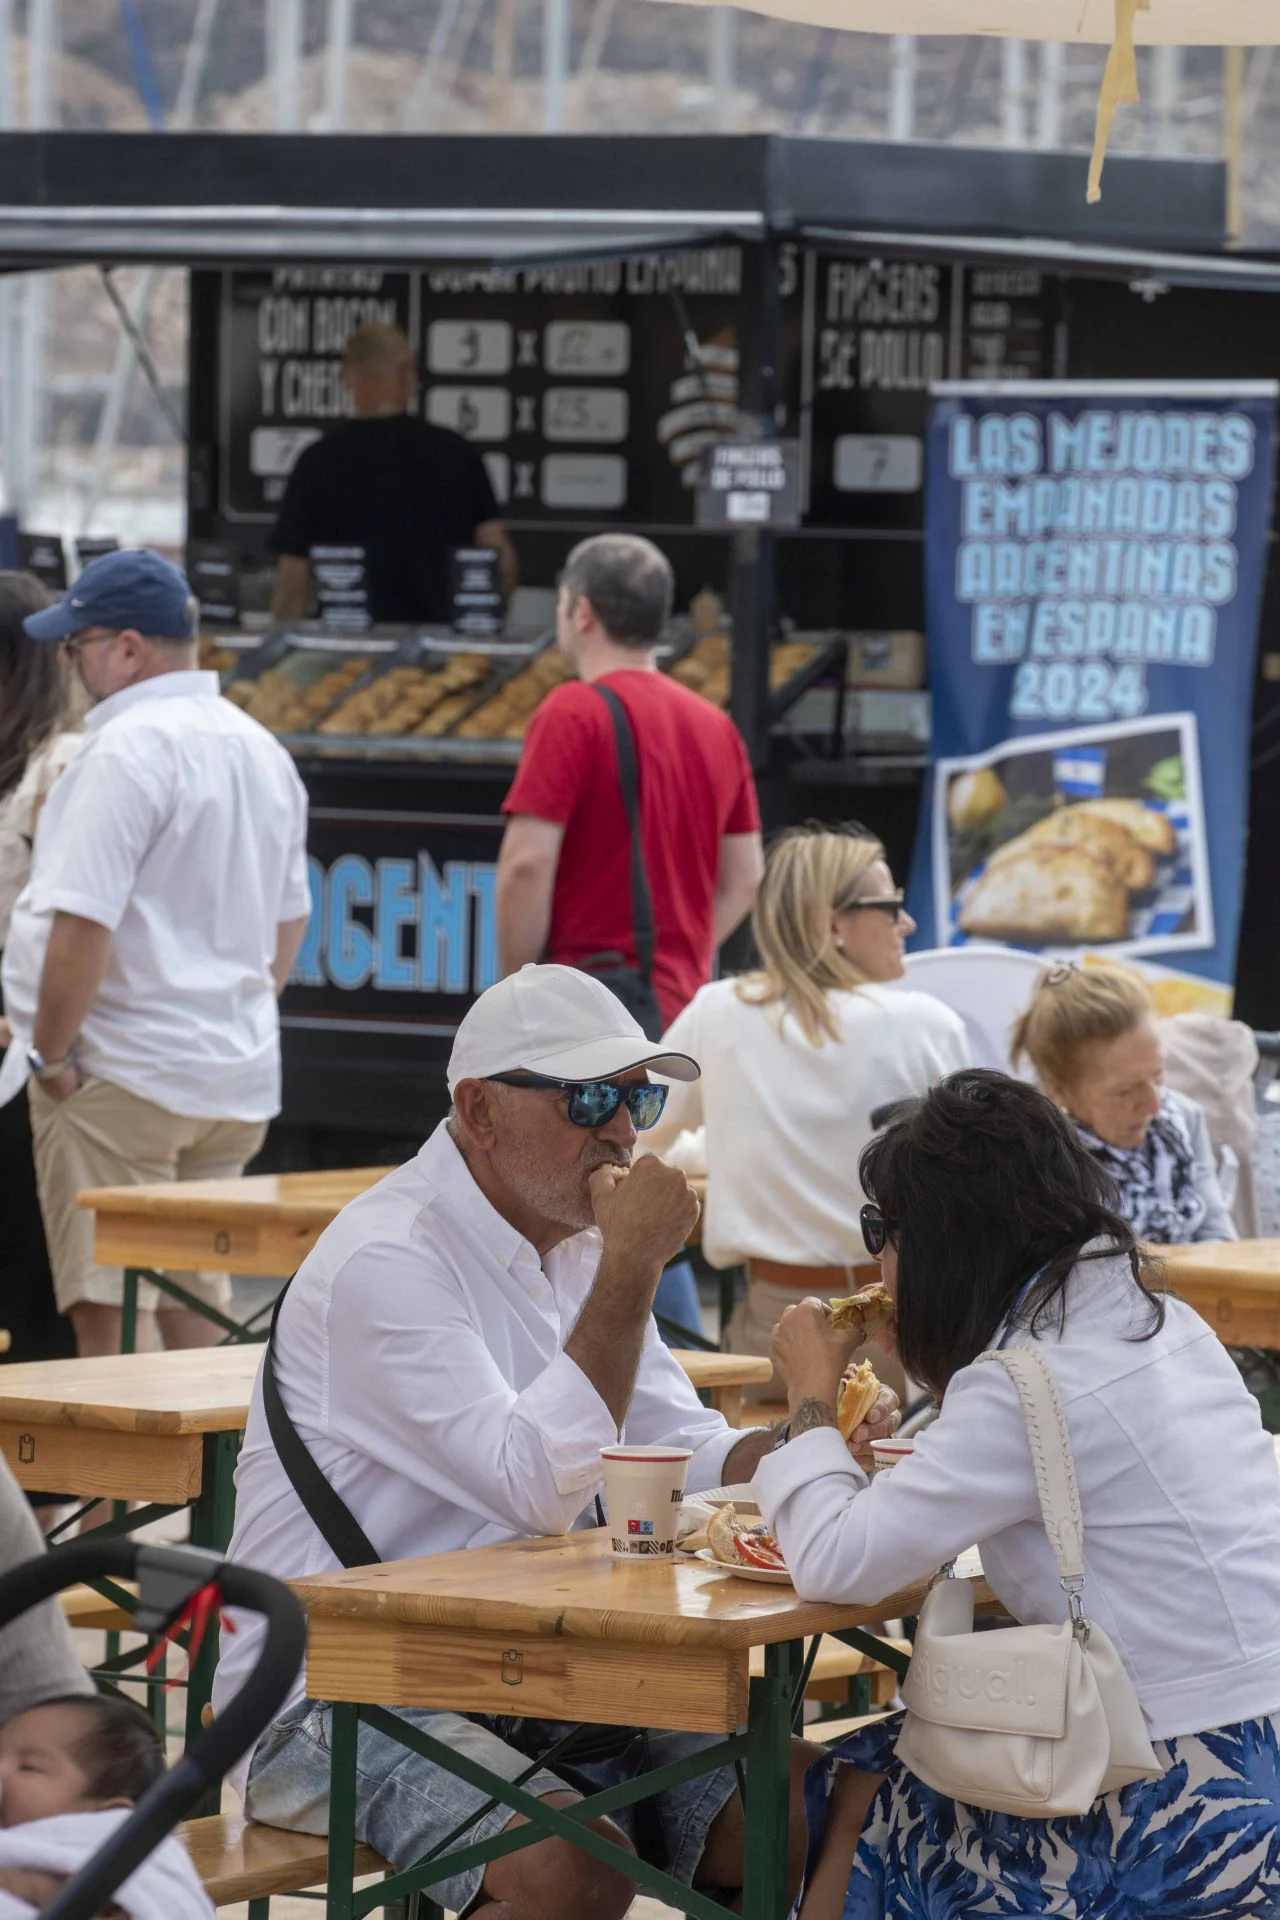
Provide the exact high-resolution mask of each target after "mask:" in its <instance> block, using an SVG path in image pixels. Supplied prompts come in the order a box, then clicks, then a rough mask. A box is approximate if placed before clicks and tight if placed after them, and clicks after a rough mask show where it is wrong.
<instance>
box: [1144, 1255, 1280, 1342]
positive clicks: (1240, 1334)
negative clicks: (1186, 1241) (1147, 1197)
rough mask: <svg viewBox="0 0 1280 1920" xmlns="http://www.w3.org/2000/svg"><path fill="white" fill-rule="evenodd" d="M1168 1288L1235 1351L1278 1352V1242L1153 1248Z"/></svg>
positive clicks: (1279, 1305) (1279, 1312) (1279, 1269)
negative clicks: (1240, 1349)
mask: <svg viewBox="0 0 1280 1920" xmlns="http://www.w3.org/2000/svg"><path fill="white" fill-rule="evenodd" d="M1151 1251H1152V1252H1153V1253H1154V1254H1156V1255H1157V1256H1158V1258H1159V1259H1160V1261H1161V1263H1162V1265H1163V1267H1164V1278H1165V1281H1166V1283H1167V1284H1168V1285H1169V1286H1170V1287H1172V1288H1173V1290H1174V1292H1175V1293H1178V1294H1180V1295H1181V1297H1182V1298H1183V1299H1184V1300H1185V1301H1186V1302H1187V1304H1188V1306H1192V1307H1194V1308H1195V1310H1196V1312H1197V1313H1198V1314H1200V1315H1201V1316H1202V1317H1203V1318H1204V1319H1205V1320H1207V1321H1208V1323H1209V1325H1210V1326H1211V1327H1212V1328H1213V1330H1214V1332H1215V1333H1216V1334H1217V1336H1218V1338H1219V1339H1220V1340H1222V1341H1224V1342H1225V1343H1226V1344H1227V1345H1228V1346H1233V1347H1267V1348H1269V1349H1271V1350H1273V1351H1280V1240H1221V1241H1210V1242H1206V1243H1204V1244H1199V1245H1195V1246H1189V1247H1153V1248H1152V1250H1151Z"/></svg>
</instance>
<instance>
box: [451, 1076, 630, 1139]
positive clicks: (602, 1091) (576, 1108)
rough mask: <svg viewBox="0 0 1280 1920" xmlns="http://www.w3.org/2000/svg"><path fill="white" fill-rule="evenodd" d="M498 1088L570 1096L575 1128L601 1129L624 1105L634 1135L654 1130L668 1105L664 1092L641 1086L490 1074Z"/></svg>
mask: <svg viewBox="0 0 1280 1920" xmlns="http://www.w3.org/2000/svg"><path fill="white" fill-rule="evenodd" d="M486 1077H487V1078H488V1079H490V1080H496V1081H497V1083H498V1085H499V1086H500V1087H535V1088H536V1087H554V1088H555V1089H556V1091H557V1092H558V1093H567V1094H568V1096H569V1120H570V1123H571V1125H573V1126H575V1127H604V1126H607V1125H608V1124H609V1122H610V1120H612V1118H613V1116H614V1114H615V1113H616V1112H617V1111H618V1108H619V1107H620V1106H623V1105H624V1104H625V1106H626V1109H627V1112H628V1113H629V1114H630V1115H631V1124H632V1126H633V1127H634V1128H635V1130H636V1132H637V1133H645V1132H647V1131H648V1129H649V1128H650V1127H656V1126H657V1124H658V1121H659V1120H660V1119H661V1118H662V1109H663V1108H664V1107H665V1106H666V1104H667V1091H668V1090H667V1088H666V1087H654V1086H649V1085H647V1084H642V1085H640V1086H637V1087H620V1086H618V1085H617V1083H616V1082H615V1081H613V1080H552V1079H549V1078H548V1076H547V1075H546V1074H545V1073H491V1074H489V1075H487V1076H486Z"/></svg>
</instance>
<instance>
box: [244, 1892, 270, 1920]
mask: <svg viewBox="0 0 1280 1920" xmlns="http://www.w3.org/2000/svg"><path fill="white" fill-rule="evenodd" d="M249 1920H271V1896H270V1894H266V1895H264V1897H263V1898H262V1899H261V1900H251V1901H250V1902H249Z"/></svg>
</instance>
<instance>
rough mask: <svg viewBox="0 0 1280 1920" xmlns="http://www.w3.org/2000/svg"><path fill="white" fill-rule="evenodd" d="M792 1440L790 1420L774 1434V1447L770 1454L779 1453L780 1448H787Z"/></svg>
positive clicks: (771, 1448)
mask: <svg viewBox="0 0 1280 1920" xmlns="http://www.w3.org/2000/svg"><path fill="white" fill-rule="evenodd" d="M790 1438H791V1422H790V1420H789V1419H788V1420H784V1421H783V1423H782V1425H781V1426H780V1427H779V1428H778V1430H777V1432H776V1433H775V1434H774V1436H773V1445H772V1446H771V1447H770V1449H769V1451H770V1453H777V1451H778V1449H779V1447H785V1446H786V1444H787V1442H788V1440H789V1439H790Z"/></svg>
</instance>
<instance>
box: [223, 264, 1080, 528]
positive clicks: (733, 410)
mask: <svg viewBox="0 0 1280 1920" xmlns="http://www.w3.org/2000/svg"><path fill="white" fill-rule="evenodd" d="M782 253H783V280H782V286H781V289H780V292H781V312H782V332H783V351H782V354H781V356H780V363H779V367H778V387H779V392H780V393H781V395H782V396H783V400H784V406H783V408H782V417H781V418H780V419H779V421H778V423H777V430H778V435H779V437H785V436H787V435H788V434H790V435H793V436H794V435H797V434H798V435H799V438H800V474H799V479H800V503H801V508H802V518H803V524H806V525H809V526H816V527H834V528H840V527H851V528H852V527H857V528H867V529H877V528H885V529H893V528H917V527H919V525H920V520H921V500H922V492H921V489H922V484H923V477H924V430H925V420H926V415H927V411H928V399H929V387H930V384H931V383H932V382H933V381H936V380H944V379H958V378H962V377H964V378H984V377H989V378H992V379H1004V380H1007V379H1011V378H1034V377H1046V376H1048V375H1050V374H1052V373H1053V371H1054V368H1053V365H1052V349H1053V339H1054V301H1055V298H1056V295H1055V294H1054V292H1053V284H1054V283H1053V282H1052V281H1051V280H1049V279H1047V278H1046V277H1045V276H1043V275H1041V274H1039V273H1037V272H1034V271H1031V270H1027V269H1023V268H1021V267H1019V266H1012V265H1007V264H1000V265H993V266H991V267H961V266H958V265H953V264H951V263H948V262H940V261H924V260H881V259H875V258H861V259H859V258H854V257H852V256H845V255H836V254H823V253H819V252H817V251H815V250H811V249H804V248H801V247H799V246H796V245H789V246H787V247H785V248H784V249H783V250H782ZM748 266H749V262H748V261H747V258H746V251H745V249H744V248H743V247H742V246H739V245H736V244H733V243H731V242H726V243H723V244H720V245H714V246H705V247H691V248H689V249H688V250H685V251H679V252H673V253H651V254H637V255H634V256H632V257H631V258H629V259H624V260H593V261H575V262H561V263H557V264H549V265H542V266H525V267H520V268H509V267H489V266H481V265H475V264H473V263H465V262H464V263H457V262H454V263H439V264H435V265H431V266H426V267H423V268H421V269H414V270H409V269H405V270H396V271H384V270H382V269H380V268H376V267H349V268H348V267H327V266H302V267H279V268H270V267H254V268H246V269H235V270H232V271H229V272H226V273H223V274H221V275H220V276H218V277H217V287H218V294H217V306H216V311H217V315H218V336H219V337H218V354H217V362H218V364H219V366H220V369H221V374H220V390H219V406H218V425H217V441H218V445H217V448H216V467H217V476H218V478H217V486H216V490H215V494H214V497H216V498H217V500H218V502H219V514H218V516H217V517H218V518H219V519H220V520H222V521H223V522H224V523H227V524H226V525H224V527H222V528H214V527H209V528H208V530H209V531H211V532H213V531H219V532H223V533H230V531H231V524H230V523H241V525H242V527H243V528H244V530H245V531H247V530H248V526H249V525H256V527H257V528H258V529H259V532H258V533H257V534H256V535H255V536H254V539H255V542H256V541H257V540H259V539H261V537H262V536H263V535H264V534H265V532H266V530H267V529H268V528H269V527H270V525H271V523H272V521H273V520H274V518H275V515H276V512H277V511H278V508H279V504H280V499H281V497H282V495H283V492H284V486H285V481H286V479H287V477H288V473H289V471H290V469H291V467H292V465H293V462H294V461H295V460H296V459H297V457H298V454H299V453H300V452H301V451H302V449H303V448H304V447H305V446H307V445H308V444H310V442H311V441H312V440H314V439H315V438H317V437H318V436H319V435H320V434H321V433H323V432H324V431H325V430H326V429H327V428H328V427H330V426H332V425H333V424H334V423H335V422H336V421H338V420H340V419H342V418H343V417H345V415H346V414H347V412H348V396H347V393H346V390H345V388H344V387H343V385H342V382H341V377H340V375H341V364H342V353H343V349H344V348H345V345H346V342H347V339H348V337H349V336H350V334H351V332H352V331H353V329H354V328H355V327H357V326H360V325H363V324H364V323H365V322H367V321H369V320H386V321H391V322H393V323H395V324H396V325H398V326H401V327H403V328H404V329H405V331H406V332H407V333H408V335H409V337H410V339H411V341H412V342H413V345H414V348H415V351H416V353H417V356H418V364H419V369H420V376H421V387H420V393H419V399H418V405H419V408H420V410H421V413H422V415H423V417H424V418H426V419H427V420H430V421H433V422H435V423H436V424H437V425H439V426H443V427H449V428H452V429H453V431H454V432H456V433H460V434H462V435H463V436H464V438H466V439H467V440H469V441H471V442H472V443H473V445H475V446H476V447H477V448H478V449H479V451H480V452H481V454H482V455H483V457H484V460H485V463H486V465H487V467H488V469H489V474H490V478H491V480H492V482H493V486H494V491H495V493H496V495H497V497H498V500H499V503H500V505H501V508H502V512H503V515H504V517H505V518H506V519H507V520H508V521H509V522H510V523H511V524H512V525H513V526H516V527H520V526H521V525H524V526H526V527H535V526H539V525H547V524H557V523H559V524H563V525H564V526H565V527H566V529H568V528H570V527H573V528H575V529H576V528H579V527H583V526H591V525H595V524H608V523H609V522H610V521H622V522H626V523H629V524H640V525H646V526H653V527H665V526H670V527H692V526H693V525H695V524H696V514H695V494H696V484H697V480H698V476H699V474H700V473H701V472H703V471H704V470H705V468H704V463H705V462H706V460H707V458H708V455H709V454H710V453H712V452H713V451H714V450H715V449H717V448H719V447H721V446H724V445H727V444H730V443H732V442H735V441H738V442H740V441H741V440H742V439H743V438H746V439H751V438H752V437H754V435H753V432H752V431H748V432H746V433H745V435H744V433H743V431H742V427H743V422H742V421H741V419H740V416H739V376H740V371H741V369H740V364H739V356H740V351H741V349H742V347H743V344H744V343H746V345H747V346H748V347H749V346H750V344H751V340H752V330H753V326H754V313H753V310H752V308H751V306H750V304H749V303H750V300H751V296H750V294H749V292H748V288H749V285H750V279H749V275H748V271H747V269H748ZM209 279H210V281H212V280H213V276H209ZM200 310H201V311H202V312H203V311H204V308H203V307H202V308H201V309H200ZM686 329H687V331H686ZM198 358H199V341H198V340H197V342H196V364H198ZM747 424H748V427H749V428H751V429H754V427H755V425H756V423H754V422H750V423H747ZM198 474H199V463H198V461H196V462H193V476H195V477H193V489H194V490H195V491H194V492H193V500H194V499H195V497H196V494H197V493H198V489H199V487H200V486H201V485H202V484H203V483H202V481H201V480H200V478H199V477H198ZM205 497H206V498H207V497H209V496H208V495H206V496H205Z"/></svg>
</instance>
